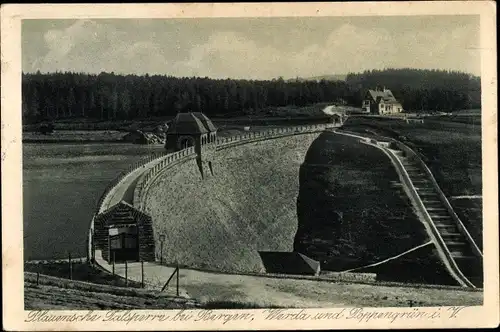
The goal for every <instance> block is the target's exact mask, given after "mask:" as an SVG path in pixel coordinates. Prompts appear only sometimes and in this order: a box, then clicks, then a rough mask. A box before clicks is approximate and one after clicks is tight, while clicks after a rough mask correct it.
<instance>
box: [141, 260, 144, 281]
mask: <svg viewBox="0 0 500 332" xmlns="http://www.w3.org/2000/svg"><path fill="white" fill-rule="evenodd" d="M141 286H142V288H144V262H143V261H141Z"/></svg>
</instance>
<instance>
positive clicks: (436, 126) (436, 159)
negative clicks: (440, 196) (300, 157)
mask: <svg viewBox="0 0 500 332" xmlns="http://www.w3.org/2000/svg"><path fill="white" fill-rule="evenodd" d="M470 117H473V115H468V116H461V117H459V116H456V117H450V118H449V119H448V118H447V117H438V118H436V119H431V118H429V119H425V123H424V124H416V123H410V124H407V123H405V122H404V121H401V120H392V119H376V118H364V117H351V118H349V119H348V120H347V122H346V123H345V124H344V128H345V129H347V130H350V131H357V132H366V131H368V132H371V133H376V134H379V135H382V136H386V137H392V138H395V139H398V140H401V141H403V142H404V143H406V144H407V145H409V146H410V147H412V148H413V149H414V150H415V151H416V152H418V153H419V154H420V155H421V156H422V159H423V160H424V161H425V162H426V164H427V165H428V166H429V168H430V170H431V171H432V173H433V175H434V177H435V178H436V181H437V182H438V184H439V186H440V187H441V189H442V190H443V192H444V193H445V195H446V196H447V197H448V198H449V199H450V203H451V205H452V206H453V208H454V209H455V211H456V212H457V214H458V215H459V217H460V219H461V220H462V222H463V223H464V224H465V226H466V227H467V229H468V230H469V232H470V233H471V235H472V237H473V238H474V240H475V241H476V243H477V244H478V246H479V247H480V248H482V214H481V210H482V203H481V202H482V200H481V198H480V197H479V198H477V196H481V194H482V160H481V158H482V154H481V126H480V125H476V124H475V123H476V122H480V120H477V118H478V116H476V117H475V119H476V120H474V121H476V122H474V124H470V123H468V121H469V120H470V119H468V118H470ZM457 196H458V197H463V196H476V198H470V199H469V198H463V199H454V197H457Z"/></svg>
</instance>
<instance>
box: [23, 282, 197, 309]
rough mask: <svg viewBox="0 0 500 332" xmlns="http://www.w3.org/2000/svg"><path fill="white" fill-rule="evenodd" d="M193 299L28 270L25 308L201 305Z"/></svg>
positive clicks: (167, 307) (182, 306)
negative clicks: (35, 272)
mask: <svg viewBox="0 0 500 332" xmlns="http://www.w3.org/2000/svg"><path fill="white" fill-rule="evenodd" d="M197 307H199V304H198V303H197V302H196V301H194V300H191V299H183V298H175V297H172V296H167V295H164V294H163V293H161V292H158V291H147V290H143V289H137V288H124V287H112V286H107V285H100V284H94V283H89V282H83V281H74V280H69V279H63V278H57V277H50V276H46V275H41V276H40V277H39V280H38V284H37V276H36V274H34V273H25V274H24V308H25V310H83V309H85V310H92V309H95V310H104V309H105V310H112V309H182V308H197Z"/></svg>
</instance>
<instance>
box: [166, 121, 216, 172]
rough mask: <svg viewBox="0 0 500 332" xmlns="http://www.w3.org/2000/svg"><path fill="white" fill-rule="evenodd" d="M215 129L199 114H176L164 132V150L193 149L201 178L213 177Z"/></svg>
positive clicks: (210, 122)
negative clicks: (209, 175)
mask: <svg viewBox="0 0 500 332" xmlns="http://www.w3.org/2000/svg"><path fill="white" fill-rule="evenodd" d="M216 145H217V128H216V127H215V126H214V124H213V123H212V121H211V120H210V119H209V118H208V117H207V116H206V115H205V114H203V113H201V112H187V113H178V114H177V115H176V117H175V119H174V120H172V122H171V124H170V126H169V127H168V130H167V132H166V141H165V149H166V150H167V151H172V152H174V151H179V150H183V149H186V148H189V147H194V149H195V152H196V155H197V158H196V161H197V163H198V167H199V169H200V173H201V175H202V177H205V176H207V175H208V174H211V175H213V161H214V159H215V147H216Z"/></svg>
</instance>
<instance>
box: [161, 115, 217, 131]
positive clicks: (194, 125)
mask: <svg viewBox="0 0 500 332" xmlns="http://www.w3.org/2000/svg"><path fill="white" fill-rule="evenodd" d="M195 114H196V113H179V114H177V116H176V117H175V119H174V120H172V123H171V124H170V126H169V127H168V130H167V135H168V134H205V133H208V131H209V130H208V129H207V128H206V127H205V125H204V124H203V121H202V120H201V119H199V118H198V117H197V116H196V115H195ZM198 114H201V113H198ZM205 118H206V117H205ZM207 120H208V118H207ZM208 121H210V120H208ZM210 123H211V121H210ZM212 126H213V125H212Z"/></svg>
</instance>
